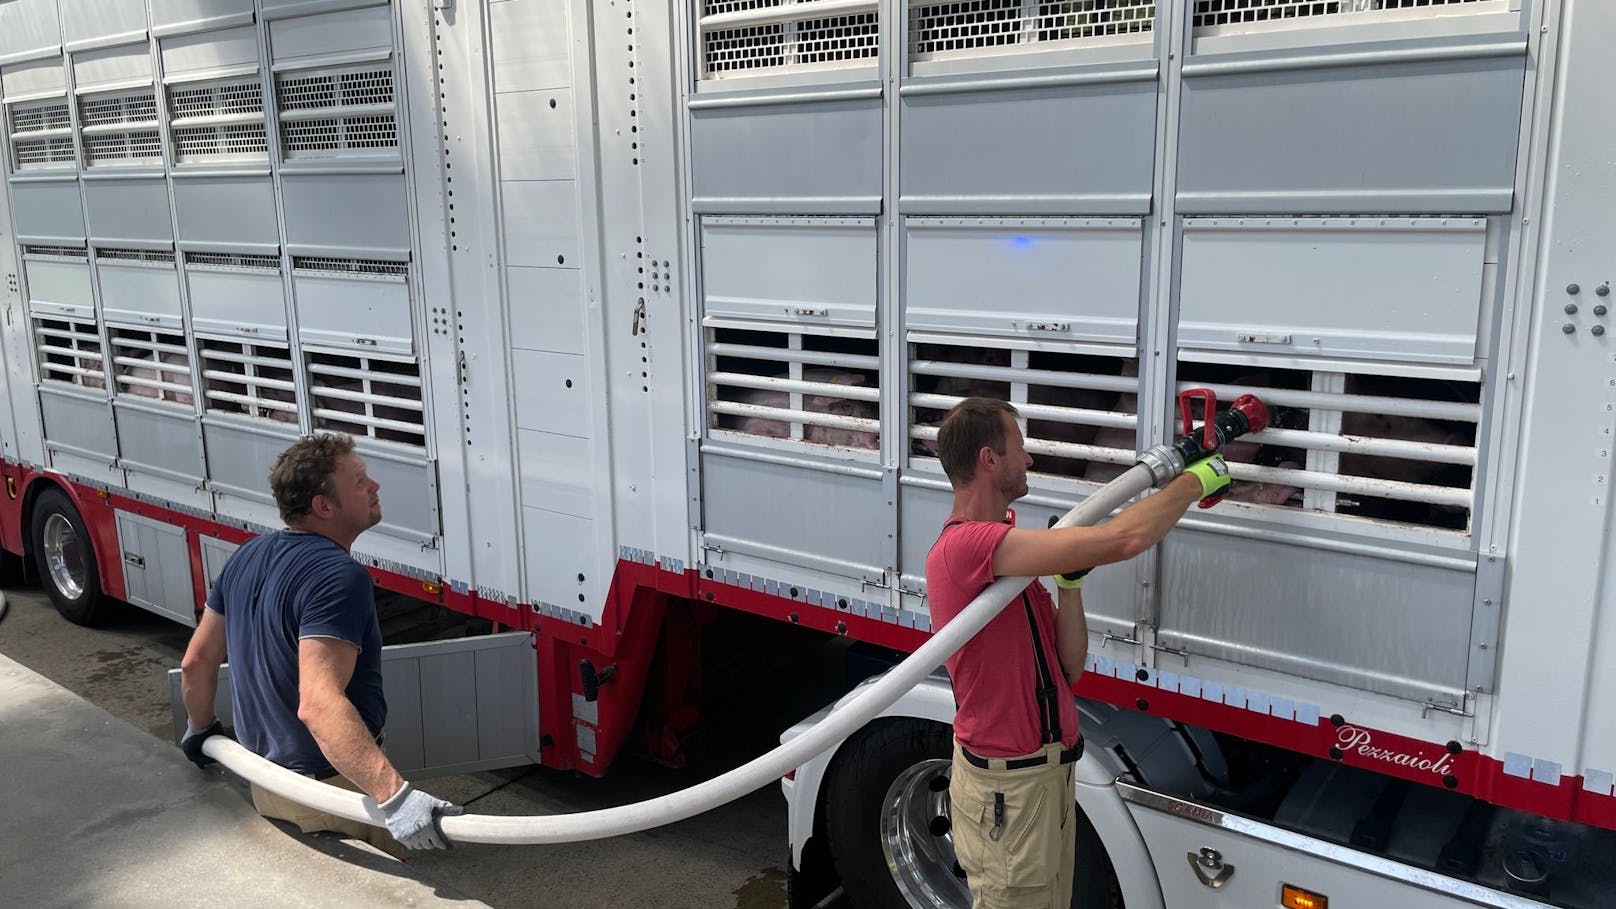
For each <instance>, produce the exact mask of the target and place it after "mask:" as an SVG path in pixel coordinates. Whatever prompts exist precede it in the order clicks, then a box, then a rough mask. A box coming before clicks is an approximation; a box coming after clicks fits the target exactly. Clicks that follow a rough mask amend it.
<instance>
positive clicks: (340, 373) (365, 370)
mask: <svg viewBox="0 0 1616 909" xmlns="http://www.w3.org/2000/svg"><path fill="white" fill-rule="evenodd" d="M305 356H306V359H307V362H308V374H309V395H310V397H311V398H312V399H313V401H314V425H315V427H316V428H317V429H328V430H333V431H336V432H345V433H348V434H349V435H354V436H369V437H370V438H373V439H380V440H382V441H385V442H398V443H401V444H404V445H414V446H417V447H422V446H425V445H426V417H425V410H424V406H423V404H422V397H421V369H420V365H419V364H417V363H416V362H415V361H414V360H410V359H394V358H385V357H355V356H346V355H343V354H332V353H314V352H309V353H307V354H306V355H305Z"/></svg>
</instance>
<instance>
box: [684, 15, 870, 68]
mask: <svg viewBox="0 0 1616 909" xmlns="http://www.w3.org/2000/svg"><path fill="white" fill-rule="evenodd" d="M850 6H851V8H849V7H850ZM827 13H834V15H827ZM700 28H701V46H702V75H703V77H704V78H718V77H722V76H724V75H726V74H729V75H755V74H759V73H763V72H769V71H802V70H821V69H836V68H839V67H847V66H860V65H868V64H870V63H873V62H874V60H875V57H876V55H877V54H878V53H879V51H880V31H881V28H880V15H879V13H878V12H877V11H876V4H875V3H874V2H869V3H860V2H855V3H852V4H849V3H847V2H844V0H804V2H798V3H781V2H779V0H772V2H771V0H762V2H760V0H715V2H710V3H708V4H706V5H705V6H704V8H703V10H702V16H701V21H700Z"/></svg>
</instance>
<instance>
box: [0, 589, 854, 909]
mask: <svg viewBox="0 0 1616 909" xmlns="http://www.w3.org/2000/svg"><path fill="white" fill-rule="evenodd" d="M5 593H6V595H7V597H8V599H9V600H10V604H11V605H10V611H9V614H8V615H7V616H6V617H5V618H4V619H3V620H0V654H4V655H5V656H6V657H9V658H10V659H12V660H15V661H16V662H17V663H19V664H21V665H22V666H24V667H27V668H28V669H30V670H32V671H33V672H35V673H38V674H39V675H41V676H43V677H45V678H46V679H49V680H50V681H52V682H54V683H56V684H57V685H60V686H61V687H62V688H65V689H67V690H68V691H71V692H73V693H74V694H77V695H78V696H80V697H82V698H84V699H85V700H86V701H88V702H90V703H92V704H94V705H96V706H98V707H100V708H102V709H104V710H105V711H106V712H107V713H110V714H111V715H112V716H114V717H116V718H117V719H119V720H121V721H123V722H125V723H128V724H129V725H131V726H133V727H134V728H136V729H138V730H140V731H141V732H143V733H145V734H146V735H149V736H151V737H152V738H153V739H156V740H159V741H160V742H162V743H164V744H167V745H169V746H170V747H172V738H171V734H172V733H171V726H170V724H171V715H170V706H169V701H168V698H169V695H168V682H167V678H166V674H167V672H168V670H169V669H172V668H174V667H176V666H178V665H179V661H180V657H181V656H182V655H183V653H184V650H185V644H186V642H187V640H188V639H189V636H190V630H189V629H188V628H185V627H183V626H181V625H178V624H175V623H173V622H171V621H169V620H167V619H163V618H160V617H158V616H155V615H152V614H150V613H146V612H143V611H141V610H138V609H135V608H133V607H125V608H123V609H120V610H117V614H116V616H115V617H114V618H113V620H112V621H110V622H109V623H107V624H106V625H104V626H102V627H100V628H82V627H79V626H76V625H73V624H71V623H69V622H67V621H66V620H64V619H62V618H61V617H60V616H59V615H57V613H56V611H55V610H54V608H52V606H51V604H50V601H49V600H48V599H47V598H46V597H45V596H44V594H43V593H42V592H41V591H39V590H38V589H37V588H32V589H10V588H8V589H7V590H6V591H5ZM385 630H386V625H385V624H384V631H385ZM841 673H842V669H841V661H840V650H839V648H838V647H837V646H836V643H835V642H828V643H827V644H826V645H825V646H823V647H809V648H807V649H806V650H804V651H802V652H800V653H798V654H797V656H795V657H794V658H793V661H792V663H790V664H789V665H784V666H782V665H773V666H769V667H767V668H766V670H765V671H764V675H765V676H766V677H763V678H752V679H748V678H744V677H742V678H737V679H732V680H731V681H730V683H729V684H725V685H723V686H719V687H716V688H711V687H710V690H711V692H712V695H711V696H710V697H709V703H708V704H707V705H705V709H706V712H705V714H704V721H705V723H706V734H705V735H704V736H703V738H702V742H703V743H704V747H702V748H701V749H700V750H698V751H697V752H695V753H694V755H693V757H692V759H691V761H690V763H689V764H688V765H687V766H685V767H683V768H680V769H677V770H675V769H670V768H666V767H662V766H659V765H655V764H652V763H649V762H647V761H644V760H641V759H637V758H635V757H633V756H632V755H626V756H623V757H620V758H619V759H618V761H617V762H616V764H615V765H614V766H613V768H612V770H611V772H610V773H609V774H608V775H607V776H606V777H605V778H601V779H596V778H590V777H585V776H582V775H579V774H574V773H570V772H559V771H553V770H548V769H545V768H540V767H527V768H516V769H511V770H505V771H495V772H488V773H475V774H468V775H463V776H452V777H438V778H433V779H429V780H425V781H422V782H421V788H423V789H425V790H427V791H429V792H432V793H434V794H436V795H438V796H440V797H443V798H448V799H450V800H452V801H454V802H457V803H459V804H463V805H466V806H467V807H468V810H470V811H472V812H476V813H484V814H505V815H530V814H551V813H561V812H573V811H586V810H590V809H595V808H602V807H609V806H612V805H619V804H625V803H629V802H633V801H637V800H640V799H644V798H650V797H654V796H657V795H662V794H666V793H668V792H673V791H676V790H678V789H682V788H685V787H687V786H690V785H693V784H695V783H697V782H700V781H701V780H704V779H707V778H709V777H711V776H715V775H717V774H719V773H722V772H724V771H726V770H728V769H730V768H732V767H734V766H737V765H738V764H740V763H743V762H744V761H746V760H748V759H750V758H752V757H753V756H755V755H757V754H759V753H762V752H763V751H765V750H767V749H768V748H770V747H773V745H775V744H777V743H778V741H779V734H780V732H781V731H782V730H784V729H785V728H786V727H788V726H790V725H791V724H792V723H794V722H796V721H797V720H799V719H801V718H802V717H803V716H805V715H807V714H808V713H810V712H812V711H813V710H815V709H817V708H818V707H819V706H822V705H823V704H824V703H827V702H829V701H830V700H831V699H833V698H834V697H835V696H836V694H837V693H838V691H839V686H840V685H841V684H843V679H842V675H841ZM782 679H789V680H790V683H789V684H780V681H781V680H782ZM85 745H86V747H87V748H88V747H93V743H92V742H90V741H86V742H85ZM212 773H213V774H215V775H216V778H214V779H211V780H210V781H209V782H210V784H211V785H213V786H215V787H217V788H218V789H220V790H223V791H227V792H232V793H234V794H235V795H234V797H235V798H238V799H244V798H245V793H244V790H243V789H242V788H241V787H239V786H236V785H235V784H234V781H232V780H230V779H227V778H226V774H224V773H223V772H222V771H219V770H214V771H212ZM255 821H256V822H258V823H261V824H263V825H264V826H265V828H266V829H278V830H279V831H280V832H281V833H282V834H283V835H284V836H286V837H289V838H291V839H293V840H295V841H297V842H299V843H302V844H303V845H305V846H306V847H307V848H309V849H311V850H317V851H323V852H327V853H330V852H332V851H333V850H334V849H341V848H347V844H346V843H345V842H342V841H338V840H337V839H336V838H335V837H331V836H329V835H314V836H309V835H304V834H301V833H297V832H295V831H293V830H291V829H290V828H287V827H284V826H282V825H279V824H273V823H272V822H270V821H266V820H263V819H261V818H256V816H255ZM8 835H16V832H15V831H13V832H12V833H11V834H8ZM786 850H787V843H786V806H785V801H784V799H783V797H782V796H781V794H780V791H779V789H778V788H777V787H775V786H768V787H765V788H764V789H761V790H759V791H757V792H754V793H752V794H750V795H748V796H745V797H743V798H741V799H739V800H737V801H735V802H732V803H730V804H729V805H726V806H723V807H721V808H718V809H715V810H713V811H711V812H708V813H707V814H704V815H701V816H699V817H695V818H691V819H689V820H686V821H683V822H680V823H678V824H673V825H670V826H668V827H664V828H660V829H656V830H650V831H646V832H643V833H639V834H635V835H632V836H627V837H620V838H617V839H613V840H605V841H599V842H590V843H578V844H567V845H556V846H479V845H468V846H459V847H456V848H455V849H453V850H450V851H448V852H443V853H418V854H412V855H411V856H410V857H409V859H408V864H409V866H410V870H411V871H412V873H415V874H418V875H420V876H422V877H424V878H425V879H426V880H427V881H429V882H434V883H436V884H438V885H440V886H441V887H442V888H443V892H446V893H453V894H457V895H461V896H463V897H464V898H467V899H470V900H479V901H482V902H484V903H487V904H489V905H491V906H495V907H512V909H515V907H541V906H544V907H548V906H567V907H571V906H603V907H642V906H643V907H692V909H696V907H701V909H709V907H712V909H728V907H734V909H772V907H781V906H784V905H785V857H786ZM193 873H199V874H206V873H207V871H206V868H199V869H196V870H195V871H194V872H193ZM4 876H5V875H4V872H3V870H0V879H3V878H4Z"/></svg>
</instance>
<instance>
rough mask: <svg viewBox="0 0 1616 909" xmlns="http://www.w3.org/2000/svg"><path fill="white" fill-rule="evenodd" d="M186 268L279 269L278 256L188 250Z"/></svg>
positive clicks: (279, 260) (279, 261) (279, 259)
mask: <svg viewBox="0 0 1616 909" xmlns="http://www.w3.org/2000/svg"><path fill="white" fill-rule="evenodd" d="M185 267H186V268H208V269H229V270H232V271H280V270H281V258H280V256H263V255H254V254H251V253H212V252H188V253H186V254H185Z"/></svg>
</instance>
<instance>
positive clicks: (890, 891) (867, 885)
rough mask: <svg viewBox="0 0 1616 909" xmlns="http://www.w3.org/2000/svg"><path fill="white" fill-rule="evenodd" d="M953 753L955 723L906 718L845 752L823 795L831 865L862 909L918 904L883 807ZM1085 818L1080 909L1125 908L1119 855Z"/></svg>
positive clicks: (1075, 895)
mask: <svg viewBox="0 0 1616 909" xmlns="http://www.w3.org/2000/svg"><path fill="white" fill-rule="evenodd" d="M952 751H953V736H952V733H951V731H950V730H949V728H948V727H947V726H943V725H941V724H939V723H933V722H928V721H925V720H917V719H908V718H904V719H892V720H878V721H876V722H875V723H874V724H872V725H870V726H866V727H865V728H864V729H863V730H861V731H859V732H858V733H856V734H855V735H854V736H853V737H852V738H850V739H848V740H847V744H845V745H844V746H842V748H841V750H840V751H839V752H838V753H837V755H836V760H835V762H834V763H833V764H832V765H831V768H830V772H829V773H828V774H827V775H826V780H825V786H824V789H823V790H822V791H823V793H824V796H823V799H824V811H825V834H826V839H827V840H828V845H829V847H830V855H831V860H832V862H833V863H834V865H835V868H836V872H837V873H838V874H839V875H840V876H841V879H842V886H843V888H844V889H845V892H846V894H847V899H848V903H849V904H850V905H852V906H853V907H854V909H908V907H910V906H911V905H912V904H911V902H910V901H909V900H908V899H906V898H905V897H904V896H903V894H902V893H901V892H900V890H899V888H898V884H897V882H896V881H895V880H894V878H893V875H892V872H891V871H890V870H889V869H888V868H887V858H886V852H885V851H884V849H883V845H882V841H881V840H882V837H881V819H882V818H881V815H882V810H883V802H884V801H885V799H886V797H887V792H888V790H889V789H891V787H892V785H893V783H894V782H896V781H897V780H898V779H899V778H900V776H902V775H903V774H904V773H905V772H906V771H908V770H909V769H910V768H911V767H914V766H915V765H917V764H920V763H922V762H926V761H938V760H943V761H946V760H948V759H949V756H950V754H951V753H952ZM945 786H946V784H945ZM945 798H946V796H945ZM1077 816H1078V821H1079V824H1078V828H1077V856H1076V861H1075V862H1074V865H1075V867H1074V869H1073V875H1074V876H1073V888H1072V891H1073V892H1072V906H1073V907H1074V909H1122V905H1123V903H1122V895H1121V889H1120V887H1119V886H1118V884H1117V880H1116V873H1115V871H1114V870H1113V869H1112V865H1111V858H1110V856H1108V855H1106V851H1105V846H1104V844H1102V843H1101V842H1100V837H1099V834H1098V832H1097V831H1095V829H1094V825H1093V824H1092V823H1090V822H1089V819H1088V817H1087V816H1085V815H1084V814H1083V812H1082V811H1078V813H1077Z"/></svg>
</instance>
